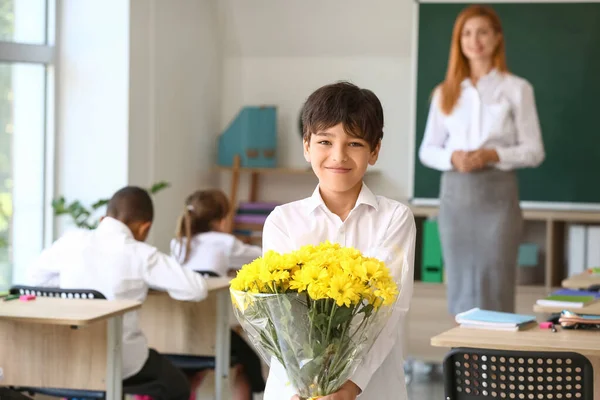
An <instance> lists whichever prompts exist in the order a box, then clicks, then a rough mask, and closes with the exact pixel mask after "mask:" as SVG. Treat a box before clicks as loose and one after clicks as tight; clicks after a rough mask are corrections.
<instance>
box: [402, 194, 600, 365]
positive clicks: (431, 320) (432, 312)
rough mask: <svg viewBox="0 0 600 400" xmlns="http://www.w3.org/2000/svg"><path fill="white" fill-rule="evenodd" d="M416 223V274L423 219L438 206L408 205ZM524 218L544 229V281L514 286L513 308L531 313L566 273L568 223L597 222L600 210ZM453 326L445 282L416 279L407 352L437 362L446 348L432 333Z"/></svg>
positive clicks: (531, 214) (536, 212)
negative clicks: (435, 343)
mask: <svg viewBox="0 0 600 400" xmlns="http://www.w3.org/2000/svg"><path fill="white" fill-rule="evenodd" d="M411 209H412V211H413V214H414V216H415V221H416V224H417V249H416V257H415V272H416V273H415V275H416V277H417V278H418V276H419V275H420V274H419V273H418V269H419V268H420V265H421V264H420V251H421V244H420V242H421V235H422V227H423V222H424V221H425V220H426V219H428V218H431V217H435V216H437V214H438V211H439V209H438V207H432V206H431V207H420V206H419V207H417V206H412V207H411ZM523 219H524V222H525V223H527V222H528V221H530V222H532V221H535V222H542V223H544V226H545V229H544V233H545V236H546V237H545V251H546V257H545V265H544V277H545V278H544V284H541V285H533V286H524V285H519V286H517V291H516V311H517V312H518V313H523V314H530V315H531V314H534V310H533V306H534V304H535V302H536V300H537V299H539V298H541V297H544V296H546V295H547V294H548V293H550V292H552V291H553V290H555V289H556V288H558V287H560V285H561V281H562V280H563V279H564V278H565V277H566V269H565V265H564V259H565V257H564V256H565V249H564V246H565V235H566V225H567V224H569V223H584V224H594V223H600V212H586V211H559V210H533V209H526V210H523ZM454 326H456V324H455V322H454V320H453V317H452V316H450V315H449V313H448V311H447V300H446V285H445V284H443V283H426V282H421V281H419V280H415V284H414V291H413V298H412V302H411V307H410V312H409V319H408V326H407V333H408V338H407V342H406V344H407V347H406V348H407V353H408V354H407V356H408V357H411V358H414V359H419V360H423V361H428V362H436V363H440V362H441V361H442V359H443V357H444V355H445V353H446V351H445V349H441V348H435V347H432V346H431V345H430V343H429V340H430V338H431V337H433V336H435V335H438V334H440V333H441V332H444V331H446V330H448V329H450V328H452V327H454Z"/></svg>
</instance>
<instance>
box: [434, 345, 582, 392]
mask: <svg viewBox="0 0 600 400" xmlns="http://www.w3.org/2000/svg"><path fill="white" fill-rule="evenodd" d="M443 365H444V390H445V395H446V396H445V399H446V400H480V399H526V400H539V399H544V400H545V399H565V400H566V399H578V400H593V396H594V373H593V368H592V364H591V363H590V361H589V360H588V359H587V358H586V357H584V356H583V355H581V354H578V353H573V352H550V351H545V352H544V351H508V350H488V349H471V348H456V349H453V350H451V351H450V352H449V353H448V354H447V355H446V357H445V358H444V364H443Z"/></svg>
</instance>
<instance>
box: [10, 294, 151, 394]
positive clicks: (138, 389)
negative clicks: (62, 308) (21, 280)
mask: <svg viewBox="0 0 600 400" xmlns="http://www.w3.org/2000/svg"><path fill="white" fill-rule="evenodd" d="M10 294H20V295H24V294H34V295H36V296H37V297H60V298H64V299H94V300H106V297H105V296H104V295H103V294H102V293H100V292H98V291H96V290H89V289H58V288H47V287H36V286H22V285H18V286H13V287H11V288H10ZM152 387H153V384H146V385H139V386H127V387H123V394H124V395H125V394H143V393H144V392H146V391H147V390H151V389H152ZM16 389H17V390H19V391H20V392H26V393H29V394H30V395H34V394H43V395H46V396H52V397H60V398H66V399H78V400H87V399H101V400H104V399H105V397H106V393H105V392H103V391H96V390H73V389H53V388H30V387H26V388H22V387H19V388H16ZM0 399H2V397H0Z"/></svg>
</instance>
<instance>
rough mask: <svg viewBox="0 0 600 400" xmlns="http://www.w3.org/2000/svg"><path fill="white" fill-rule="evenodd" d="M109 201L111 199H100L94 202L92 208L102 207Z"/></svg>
mask: <svg viewBox="0 0 600 400" xmlns="http://www.w3.org/2000/svg"><path fill="white" fill-rule="evenodd" d="M109 201H110V200H109V199H102V200H98V201H97V202H95V203H94V204H92V210H97V209H99V208H100V207H102V206H105V205H107V204H108V202H109Z"/></svg>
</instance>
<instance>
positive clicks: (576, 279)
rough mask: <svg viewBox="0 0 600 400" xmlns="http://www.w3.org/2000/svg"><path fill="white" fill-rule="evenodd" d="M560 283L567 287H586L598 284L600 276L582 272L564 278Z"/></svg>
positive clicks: (599, 283)
mask: <svg viewBox="0 0 600 400" xmlns="http://www.w3.org/2000/svg"><path fill="white" fill-rule="evenodd" d="M561 285H562V287H564V288H567V289H587V288H589V287H590V286H592V285H600V276H598V275H592V274H589V273H588V272H582V273H581V274H577V275H573V276H571V277H570V278H567V279H565V280H564V281H562V282H561Z"/></svg>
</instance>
